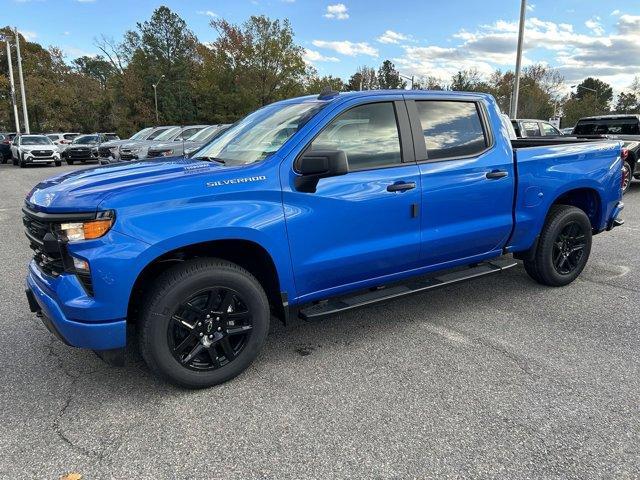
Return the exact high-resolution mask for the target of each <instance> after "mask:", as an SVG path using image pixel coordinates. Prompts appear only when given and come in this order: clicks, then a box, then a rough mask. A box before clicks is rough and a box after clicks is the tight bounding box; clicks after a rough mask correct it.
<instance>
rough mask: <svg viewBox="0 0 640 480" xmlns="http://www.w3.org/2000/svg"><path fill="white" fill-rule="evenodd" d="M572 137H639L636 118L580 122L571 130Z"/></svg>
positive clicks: (638, 121) (639, 126)
mask: <svg viewBox="0 0 640 480" xmlns="http://www.w3.org/2000/svg"><path fill="white" fill-rule="evenodd" d="M573 134H574V135H640V120H638V119H637V118H633V117H630V118H603V119H598V120H580V121H579V122H578V124H577V125H576V128H574V129H573Z"/></svg>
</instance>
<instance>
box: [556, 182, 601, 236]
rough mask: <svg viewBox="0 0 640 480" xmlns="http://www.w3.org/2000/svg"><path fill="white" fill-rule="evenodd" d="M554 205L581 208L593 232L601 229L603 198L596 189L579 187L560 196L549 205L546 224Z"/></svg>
mask: <svg viewBox="0 0 640 480" xmlns="http://www.w3.org/2000/svg"><path fill="white" fill-rule="evenodd" d="M554 205H571V206H573V207H576V208H579V209H580V210H582V211H583V212H584V213H585V214H586V215H587V217H589V221H590V222H591V228H592V229H593V230H598V229H599V228H600V225H601V223H602V197H601V196H600V193H599V192H598V190H596V189H595V188H590V187H579V188H573V189H571V190H567V191H565V192H563V193H560V194H558V195H557V196H556V198H555V200H554V201H553V202H551V204H550V205H549V208H547V213H546V215H545V222H546V219H547V218H548V216H549V213H550V212H551V208H552V207H553V206H554Z"/></svg>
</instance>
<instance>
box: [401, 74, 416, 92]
mask: <svg viewBox="0 0 640 480" xmlns="http://www.w3.org/2000/svg"><path fill="white" fill-rule="evenodd" d="M398 76H399V77H401V78H406V79H407V80H411V90H413V85H414V82H415V78H416V77H415V75H411V76H409V75H403V74H401V73H398Z"/></svg>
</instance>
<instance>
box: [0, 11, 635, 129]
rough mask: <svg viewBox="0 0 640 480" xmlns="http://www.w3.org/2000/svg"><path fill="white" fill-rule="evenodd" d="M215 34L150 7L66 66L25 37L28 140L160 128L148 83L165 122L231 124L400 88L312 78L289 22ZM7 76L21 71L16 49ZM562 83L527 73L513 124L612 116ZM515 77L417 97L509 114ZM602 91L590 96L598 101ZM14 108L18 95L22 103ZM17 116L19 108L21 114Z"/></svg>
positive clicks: (390, 67) (2, 111) (534, 69)
mask: <svg viewBox="0 0 640 480" xmlns="http://www.w3.org/2000/svg"><path fill="white" fill-rule="evenodd" d="M211 27H212V29H213V30H214V31H215V33H216V34H217V36H216V39H215V40H214V41H213V42H212V43H209V44H204V43H201V42H200V41H199V40H198V39H197V38H196V36H195V35H194V34H193V32H192V31H191V30H189V28H188V26H187V24H186V22H185V21H184V20H183V19H182V18H181V17H180V16H179V15H177V14H176V13H175V12H173V11H171V10H170V9H169V8H167V7H164V6H161V7H159V8H157V9H156V10H155V11H154V12H153V13H152V15H151V17H150V18H149V19H148V20H146V21H143V22H140V23H137V24H136V27H135V28H134V29H132V30H129V31H127V32H126V33H125V34H124V35H123V37H122V39H121V40H114V39H111V38H107V37H105V36H101V37H99V38H98V40H96V44H95V45H96V47H97V48H98V49H99V50H100V52H101V53H100V55H98V56H95V57H89V56H83V57H79V58H76V59H75V60H73V61H72V62H70V63H69V64H67V63H66V62H65V61H64V58H63V54H62V52H61V51H60V50H59V49H57V48H50V49H49V50H46V49H44V48H42V46H40V45H39V44H37V43H34V42H27V41H26V39H25V38H24V37H22V36H21V37H20V41H21V46H22V55H23V68H24V76H25V82H26V89H27V94H28V101H29V105H28V107H29V114H30V120H31V121H30V123H31V128H32V130H33V131H34V132H38V131H53V130H68V131H83V132H91V131H99V130H102V131H106V130H115V131H117V132H118V133H119V134H120V135H121V136H127V135H129V134H131V133H133V132H134V131H136V130H139V129H140V128H142V127H145V126H149V125H153V124H155V123H156V121H155V107H154V91H153V85H154V84H156V85H157V93H158V107H159V108H158V110H159V117H160V120H159V121H160V123H165V124H168V123H175V124H178V123H196V122H197V123H221V122H225V123H226V122H233V121H235V120H237V119H238V118H240V117H242V116H244V115H246V114H247V113H249V112H250V111H252V110H255V109H256V108H259V107H261V106H263V105H266V104H268V103H271V102H274V101H278V100H281V99H284V98H289V97H292V96H297V95H303V94H315V95H317V94H318V93H320V92H321V91H322V90H324V89H325V88H326V87H330V88H331V89H332V90H335V91H353V90H373V89H378V88H384V89H396V88H398V89H403V88H406V87H407V83H406V82H405V81H404V80H403V79H402V77H401V76H400V72H399V71H398V70H397V69H396V67H395V65H394V64H393V62H392V61H390V60H384V61H383V62H382V63H381V64H380V65H379V66H377V67H376V68H374V67H369V66H361V67H359V68H358V69H357V71H356V72H355V73H354V74H353V75H352V76H351V77H350V78H349V79H348V81H347V82H346V83H345V82H343V80H342V79H340V78H337V77H333V76H331V75H328V76H319V75H318V73H317V71H316V70H315V69H314V68H313V67H311V66H309V65H306V64H305V62H304V60H303V53H304V49H303V48H302V47H301V46H300V45H297V44H296V43H295V41H294V33H293V30H292V28H291V25H290V24H289V22H288V21H287V20H284V21H280V20H272V19H270V18H268V17H266V16H252V17H250V18H249V19H248V20H247V21H246V22H244V23H242V24H232V23H230V22H228V21H226V20H224V19H217V18H216V19H214V20H213V21H212V22H211ZM7 36H8V37H10V38H13V32H12V31H10V29H9V28H8V27H7V28H4V29H0V70H1V71H2V72H3V73H4V72H7V67H8V66H7V58H6V55H5V51H6V50H5V43H4V38H5V37H7ZM13 62H14V74H15V78H16V81H17V69H16V68H15V65H16V63H15V62H16V58H15V51H14V58H13ZM563 84H564V79H563V78H562V76H561V75H560V74H559V73H558V72H557V71H555V70H553V69H551V68H549V67H547V66H545V65H540V64H538V65H531V66H529V67H527V68H525V69H523V72H522V77H521V81H520V101H519V108H518V116H519V117H521V118H525V117H526V118H549V117H551V116H552V115H553V114H554V112H558V113H560V112H562V113H563V116H564V118H563V122H562V123H563V125H565V126H566V125H569V126H572V125H573V124H574V123H575V122H576V121H577V119H578V118H580V117H583V116H589V115H595V114H599V113H606V112H609V110H610V107H611V106H612V103H613V90H612V88H611V86H610V85H608V84H606V83H605V82H603V81H601V80H599V79H596V78H587V79H585V80H584V81H583V82H582V83H581V84H580V86H579V87H577V89H574V93H572V94H570V95H567V96H564V97H562V96H561V93H560V92H561V89H562V88H561V87H562V86H563ZM513 85H514V73H513V72H512V71H507V72H502V71H500V70H496V71H495V72H493V73H492V74H491V75H489V76H486V75H482V74H481V73H480V72H478V71H477V70H474V69H471V70H461V71H459V72H457V73H456V74H455V75H453V76H452V78H450V79H449V80H441V79H439V78H436V77H433V76H424V77H416V78H415V79H414V83H413V88H415V89H428V90H456V91H472V92H487V93H490V94H492V95H493V96H494V97H495V98H496V100H497V102H498V104H499V106H500V108H501V109H502V110H503V111H504V112H508V111H509V107H510V104H511V99H512V95H513ZM596 93H597V95H596ZM17 98H18V102H20V98H19V95H17ZM10 100H11V99H10V94H9V82H8V78H7V77H6V76H4V75H1V76H0V105H1V106H2V108H0V130H5V129H6V130H12V129H13V125H14V122H13V118H12V116H13V111H12V108H11V101H10ZM18 106H19V108H20V105H18ZM614 110H615V111H618V112H620V113H637V112H639V111H640V78H636V80H635V81H634V83H633V84H632V85H631V86H630V87H629V90H628V91H627V92H624V93H622V94H621V95H619V97H618V98H617V100H616V102H615V106H614Z"/></svg>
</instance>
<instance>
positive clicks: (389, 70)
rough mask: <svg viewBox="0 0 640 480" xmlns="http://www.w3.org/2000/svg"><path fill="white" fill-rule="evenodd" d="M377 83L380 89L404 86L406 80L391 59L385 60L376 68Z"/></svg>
mask: <svg viewBox="0 0 640 480" xmlns="http://www.w3.org/2000/svg"><path fill="white" fill-rule="evenodd" d="M378 85H379V86H380V88H382V89H394V88H405V87H406V86H407V82H405V81H404V80H403V79H402V77H400V72H398V71H397V70H396V66H395V65H394V64H393V62H392V61H391V60H385V61H384V62H382V65H380V68H379V69H378Z"/></svg>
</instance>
